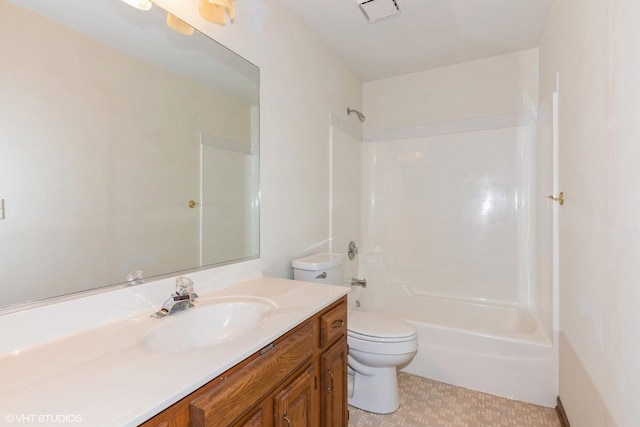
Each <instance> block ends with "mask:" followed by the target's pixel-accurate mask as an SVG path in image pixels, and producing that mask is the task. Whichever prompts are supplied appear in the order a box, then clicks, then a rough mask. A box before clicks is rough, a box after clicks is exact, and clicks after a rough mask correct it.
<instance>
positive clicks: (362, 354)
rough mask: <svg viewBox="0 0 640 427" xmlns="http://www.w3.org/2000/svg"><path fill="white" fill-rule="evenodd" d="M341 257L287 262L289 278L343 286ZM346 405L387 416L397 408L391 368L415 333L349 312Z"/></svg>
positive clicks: (404, 357) (410, 352) (411, 351)
mask: <svg viewBox="0 0 640 427" xmlns="http://www.w3.org/2000/svg"><path fill="white" fill-rule="evenodd" d="M343 263H344V258H343V256H342V255H341V254H329V253H320V254H316V255H312V256H309V257H306V258H301V259H297V260H294V261H293V277H294V279H296V280H304V281H307V282H317V283H327V284H332V285H344V266H343ZM347 343H348V344H349V354H348V362H347V363H348V365H349V369H348V372H349V405H352V406H355V407H356V408H360V409H363V410H365V411H369V412H376V413H379V414H388V413H391V412H394V411H396V410H397V409H398V408H399V407H400V395H399V393H398V374H397V367H398V366H402V365H405V364H407V363H409V361H411V359H412V358H413V356H414V355H415V354H416V351H417V350H418V336H417V332H416V329H415V328H414V327H413V326H411V325H410V324H409V323H407V322H405V321H403V320H400V319H397V318H394V317H391V316H386V315H383V314H380V313H375V312H367V311H360V310H349V312H348V317H347Z"/></svg>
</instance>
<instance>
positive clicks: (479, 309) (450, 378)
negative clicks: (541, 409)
mask: <svg viewBox="0 0 640 427" xmlns="http://www.w3.org/2000/svg"><path fill="white" fill-rule="evenodd" d="M369 283H370V286H368V287H367V289H361V288H356V289H354V290H353V292H352V293H351V294H350V295H349V301H350V305H352V306H353V305H355V304H356V301H359V302H360V306H361V308H360V309H364V310H371V311H379V312H383V313H386V314H390V315H393V316H396V317H398V318H401V319H404V320H406V321H408V322H410V323H412V324H413V325H415V326H416V329H417V330H418V340H419V347H418V353H417V354H416V356H415V358H414V359H413V361H412V362H411V363H410V364H409V365H408V366H406V367H404V368H402V370H403V371H404V372H407V373H410V374H414V375H419V376H422V377H426V378H431V379H435V380H438V381H441V382H445V383H448V384H454V385H457V386H461V387H465V388H469V389H473V390H478V391H483V392H486V393H491V394H495V395H499V396H504V397H508V398H511V399H515V400H520V401H525V402H530V403H535V404H538V405H543V406H547V407H554V406H555V405H556V397H557V394H558V392H557V382H558V380H557V369H556V366H557V362H556V356H555V354H556V353H557V351H556V349H555V348H554V346H553V345H552V342H551V340H550V339H549V338H548V337H547V335H546V334H545V333H544V332H543V329H542V327H541V324H540V322H539V321H538V320H537V319H536V318H535V317H534V315H532V314H531V313H530V312H529V311H528V310H526V309H523V308H519V307H516V306H500V305H491V304H486V303H477V302H469V301H464V300H455V299H447V298H442V297H437V296H429V295H426V294H416V293H414V292H412V290H411V288H410V287H409V286H407V285H402V284H389V283H386V284H384V285H380V284H376V283H375V280H373V281H372V280H369Z"/></svg>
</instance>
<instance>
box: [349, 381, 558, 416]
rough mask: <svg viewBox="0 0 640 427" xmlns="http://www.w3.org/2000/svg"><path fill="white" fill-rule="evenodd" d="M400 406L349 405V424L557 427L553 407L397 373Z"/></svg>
mask: <svg viewBox="0 0 640 427" xmlns="http://www.w3.org/2000/svg"><path fill="white" fill-rule="evenodd" d="M398 383H399V385H400V409H398V410H397V411H396V412H394V413H393V414H389V415H380V414H372V413H368V412H365V411H362V410H360V409H357V408H354V407H349V414H350V417H349V418H350V419H349V427H391V426H394V427H396V426H397V427H410V426H434V427H502V426H505V427H511V426H514V427H534V426H535V427H560V426H561V424H560V421H559V419H558V415H557V414H556V411H555V409H554V408H545V407H542V406H537V405H532V404H530V403H524V402H518V401H515V400H510V399H506V398H504V397H498V396H493V395H491V394H486V393H480V392H477V391H473V390H468V389H465V388H461V387H456V386H452V385H449V384H444V383H441V382H438V381H434V380H429V379H426V378H421V377H417V376H414V375H409V374H405V373H402V372H401V373H400V374H399V377H398Z"/></svg>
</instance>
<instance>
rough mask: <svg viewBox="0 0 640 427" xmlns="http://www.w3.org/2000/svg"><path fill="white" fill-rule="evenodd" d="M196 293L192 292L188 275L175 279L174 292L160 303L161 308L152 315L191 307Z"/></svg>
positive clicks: (165, 314) (157, 315) (191, 284)
mask: <svg viewBox="0 0 640 427" xmlns="http://www.w3.org/2000/svg"><path fill="white" fill-rule="evenodd" d="M196 298H198V294H196V293H195V292H193V281H192V280H191V279H189V278H188V277H178V278H177V279H176V292H175V293H174V294H172V295H171V296H170V297H169V299H168V300H166V301H165V302H164V304H162V308H161V309H160V310H159V311H157V312H156V313H154V314H153V317H164V316H169V315H171V314H174V313H177V312H179V311H182V310H186V309H187V308H190V307H193V301H195V299H196Z"/></svg>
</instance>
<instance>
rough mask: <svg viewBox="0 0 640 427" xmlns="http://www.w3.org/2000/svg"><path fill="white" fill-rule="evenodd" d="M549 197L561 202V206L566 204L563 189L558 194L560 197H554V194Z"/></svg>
mask: <svg viewBox="0 0 640 427" xmlns="http://www.w3.org/2000/svg"><path fill="white" fill-rule="evenodd" d="M547 199H549V200H553V201H554V202H558V203H560V206H562V205H564V192H562V191H561V192H560V194H558V197H554V196H553V195H551V196H547Z"/></svg>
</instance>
